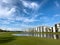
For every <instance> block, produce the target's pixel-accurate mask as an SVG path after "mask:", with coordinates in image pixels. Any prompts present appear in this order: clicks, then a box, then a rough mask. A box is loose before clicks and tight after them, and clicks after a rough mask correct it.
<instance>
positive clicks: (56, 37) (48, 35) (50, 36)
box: [13, 33, 60, 39]
mask: <svg viewBox="0 0 60 45" xmlns="http://www.w3.org/2000/svg"><path fill="white" fill-rule="evenodd" d="M13 35H15V36H34V37H41V38H51V39H60V34H46V33H44V34H42V33H23V34H13Z"/></svg>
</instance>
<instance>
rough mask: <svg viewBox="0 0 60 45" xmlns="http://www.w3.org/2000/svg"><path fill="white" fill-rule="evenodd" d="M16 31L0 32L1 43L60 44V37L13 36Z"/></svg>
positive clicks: (16, 44) (14, 44) (9, 44)
mask: <svg viewBox="0 0 60 45" xmlns="http://www.w3.org/2000/svg"><path fill="white" fill-rule="evenodd" d="M12 34H14V32H0V45H60V39H57V40H55V39H46V38H39V37H26V36H18V37H16V36H12Z"/></svg>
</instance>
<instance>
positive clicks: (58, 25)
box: [55, 23, 60, 32]
mask: <svg viewBox="0 0 60 45" xmlns="http://www.w3.org/2000/svg"><path fill="white" fill-rule="evenodd" d="M55 30H56V32H60V23H58V24H55Z"/></svg>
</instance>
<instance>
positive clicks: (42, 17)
mask: <svg viewBox="0 0 60 45" xmlns="http://www.w3.org/2000/svg"><path fill="white" fill-rule="evenodd" d="M56 23H60V0H0V29H6V30H23V29H25V28H31V27H36V26H54V24H56Z"/></svg>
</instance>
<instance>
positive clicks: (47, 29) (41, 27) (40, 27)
mask: <svg viewBox="0 0 60 45" xmlns="http://www.w3.org/2000/svg"><path fill="white" fill-rule="evenodd" d="M34 32H51V30H50V27H47V26H39V27H35V28H34Z"/></svg>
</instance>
